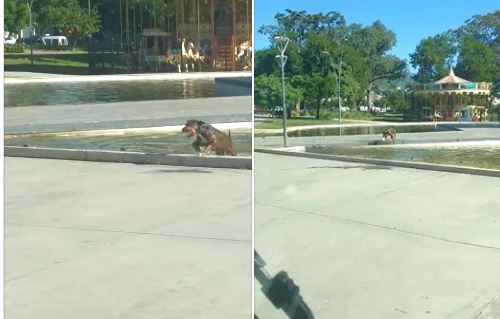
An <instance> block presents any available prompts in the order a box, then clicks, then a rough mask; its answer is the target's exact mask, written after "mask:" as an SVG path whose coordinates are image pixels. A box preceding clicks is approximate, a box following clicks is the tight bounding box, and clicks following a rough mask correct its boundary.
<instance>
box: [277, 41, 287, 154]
mask: <svg viewBox="0 0 500 319" xmlns="http://www.w3.org/2000/svg"><path fill="white" fill-rule="evenodd" d="M274 41H275V42H276V45H277V46H278V50H279V51H280V54H279V55H277V56H276V59H277V61H278V64H279V65H280V67H281V94H282V97H283V146H284V147H287V143H286V139H287V135H288V134H287V126H286V116H287V109H286V98H285V97H286V92H285V64H286V60H287V58H288V57H287V56H286V55H285V51H286V47H287V46H288V42H289V41H290V39H289V38H287V37H275V38H274Z"/></svg>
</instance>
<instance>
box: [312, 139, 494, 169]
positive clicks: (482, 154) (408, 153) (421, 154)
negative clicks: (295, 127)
mask: <svg viewBox="0 0 500 319" xmlns="http://www.w3.org/2000/svg"><path fill="white" fill-rule="evenodd" d="M306 152H309V153H319V154H334V155H344V156H353V157H362V158H377V159H390V160H399V161H415V162H424V163H432V164H448V165H459V166H469V167H478V168H489V169H499V170H500V143H499V142H487V143H458V142H457V143H446V144H444V143H443V144H442V145H440V144H439V143H436V144H433V145H430V144H429V145H418V144H414V145H404V146H351V147H341V146H311V147H306Z"/></svg>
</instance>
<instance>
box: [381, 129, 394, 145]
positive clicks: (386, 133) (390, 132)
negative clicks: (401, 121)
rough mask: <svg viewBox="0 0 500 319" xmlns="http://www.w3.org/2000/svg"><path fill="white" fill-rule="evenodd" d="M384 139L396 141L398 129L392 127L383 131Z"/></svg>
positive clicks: (385, 140) (391, 141)
mask: <svg viewBox="0 0 500 319" xmlns="http://www.w3.org/2000/svg"><path fill="white" fill-rule="evenodd" d="M382 140H383V141H384V142H390V143H394V142H395V141H396V129H394V128H392V127H390V128H387V129H385V130H384V132H382Z"/></svg>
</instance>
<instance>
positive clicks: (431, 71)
mask: <svg viewBox="0 0 500 319" xmlns="http://www.w3.org/2000/svg"><path fill="white" fill-rule="evenodd" d="M455 54H456V47H455V39H454V37H453V35H452V33H450V32H445V33H441V34H438V35H436V36H433V37H428V38H425V39H423V40H422V41H420V43H419V44H418V45H417V48H416V49H415V52H414V53H412V54H410V62H411V65H412V66H413V67H414V68H416V69H418V71H417V74H415V76H414V79H415V80H416V81H418V82H422V83H425V82H431V81H434V80H437V79H439V78H441V77H443V76H445V75H446V73H447V72H448V70H449V66H450V65H451V63H452V61H453V59H454V57H455Z"/></svg>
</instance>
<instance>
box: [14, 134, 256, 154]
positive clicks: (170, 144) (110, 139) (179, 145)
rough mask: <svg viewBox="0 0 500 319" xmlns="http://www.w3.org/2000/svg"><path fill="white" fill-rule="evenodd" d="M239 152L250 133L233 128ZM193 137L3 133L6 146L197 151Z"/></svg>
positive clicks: (249, 145) (243, 151)
mask: <svg viewBox="0 0 500 319" xmlns="http://www.w3.org/2000/svg"><path fill="white" fill-rule="evenodd" d="M231 138H232V140H233V143H234V144H235V145H236V148H237V150H238V155H247V156H250V154H251V149H252V137H251V134H250V133H241V132H238V133H236V132H232V131H231ZM191 143H192V139H190V138H188V137H186V136H184V135H182V134H181V133H161V134H160V133H143V134H125V135H90V136H83V135H77V134H73V133H72V134H66V135H63V134H27V135H6V136H5V145H6V146H25V147H41V148H60V149H84V150H109V151H128V152H143V153H160V154H196V152H195V151H194V150H193V148H192V147H191Z"/></svg>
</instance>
